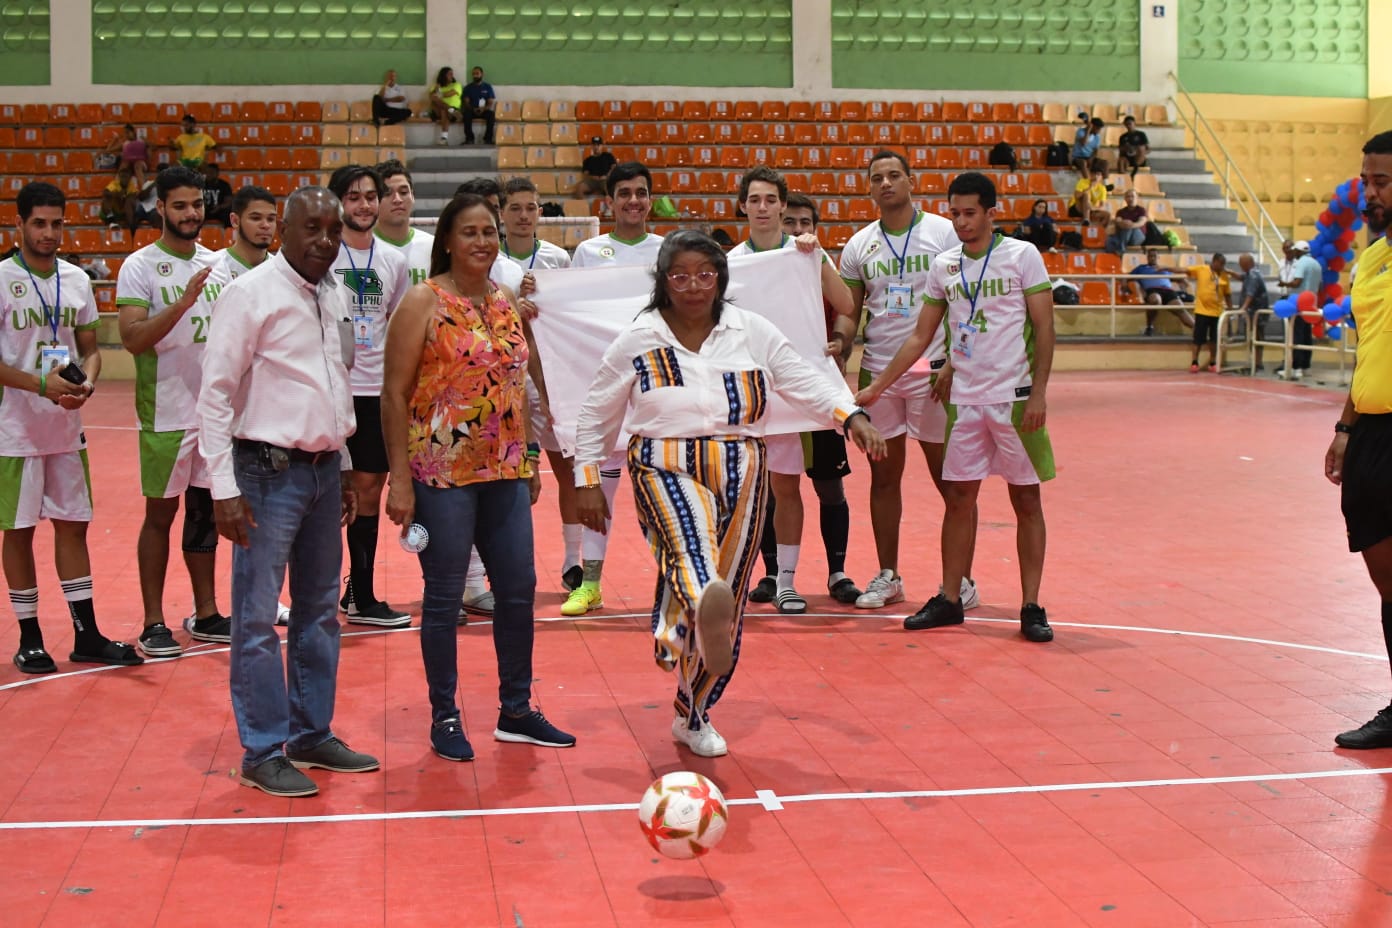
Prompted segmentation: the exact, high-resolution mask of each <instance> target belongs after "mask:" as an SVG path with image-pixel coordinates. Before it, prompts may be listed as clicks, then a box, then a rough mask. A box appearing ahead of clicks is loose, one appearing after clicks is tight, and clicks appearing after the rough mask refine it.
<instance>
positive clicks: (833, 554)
mask: <svg viewBox="0 0 1392 928" xmlns="http://www.w3.org/2000/svg"><path fill="white" fill-rule="evenodd" d="M821 515H822V544H824V545H825V546H826V559H827V573H828V574H840V573H845V572H846V544H847V542H849V540H850V537H851V506H850V504H849V503H847V502H846V500H845V499H844V498H843V499H842V500H841V502H839V503H832V504H831V505H829V506H826V505H824V506H822V507H821Z"/></svg>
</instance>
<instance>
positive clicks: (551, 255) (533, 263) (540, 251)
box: [499, 238, 570, 273]
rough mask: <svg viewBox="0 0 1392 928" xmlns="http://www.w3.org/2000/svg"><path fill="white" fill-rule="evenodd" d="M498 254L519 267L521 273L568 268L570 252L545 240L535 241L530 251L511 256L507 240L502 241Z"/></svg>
mask: <svg viewBox="0 0 1392 928" xmlns="http://www.w3.org/2000/svg"><path fill="white" fill-rule="evenodd" d="M499 253H500V254H501V255H502V256H503V257H504V258H507V259H508V260H509V261H511V262H512V263H513V264H516V265H517V266H518V267H520V268H521V269H522V270H523V272H524V273H525V272H526V271H530V270H532V269H533V268H565V267H570V252H568V251H566V250H565V249H564V248H562V247H561V246H560V245H556V244H553V243H552V242H548V241H546V240H545V239H540V238H539V239H536V240H535V242H534V244H533V245H532V250H531V251H529V252H527V253H525V254H513V253H512V252H511V251H509V250H508V247H507V240H506V239H504V240H503V242H502V245H501V246H500V251H499Z"/></svg>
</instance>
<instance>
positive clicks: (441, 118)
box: [430, 68, 464, 145]
mask: <svg viewBox="0 0 1392 928" xmlns="http://www.w3.org/2000/svg"><path fill="white" fill-rule="evenodd" d="M463 99H464V86H463V85H462V84H460V83H459V81H457V80H455V79H454V68H441V69H440V72H439V73H438V74H436V75H435V83H434V84H431V85H430V112H431V114H432V115H433V116H434V118H435V122H436V123H437V124H438V125H439V126H440V144H441V145H444V144H445V143H447V142H448V141H449V126H450V123H451V122H458V121H459V120H460V119H462V118H463V117H462V116H461V115H460V112H459V105H460V103H461V102H462V101H463Z"/></svg>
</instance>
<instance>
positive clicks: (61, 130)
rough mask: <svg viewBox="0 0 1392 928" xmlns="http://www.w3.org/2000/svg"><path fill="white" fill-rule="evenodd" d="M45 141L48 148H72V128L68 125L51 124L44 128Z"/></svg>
mask: <svg viewBox="0 0 1392 928" xmlns="http://www.w3.org/2000/svg"><path fill="white" fill-rule="evenodd" d="M43 143H44V146H45V147H46V148H71V147H72V130H71V129H69V128H68V127H67V126H49V127H48V128H47V129H45V130H43Z"/></svg>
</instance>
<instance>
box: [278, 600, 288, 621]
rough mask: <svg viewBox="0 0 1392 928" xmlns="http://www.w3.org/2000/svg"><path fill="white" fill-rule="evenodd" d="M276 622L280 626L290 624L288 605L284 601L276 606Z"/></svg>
mask: <svg viewBox="0 0 1392 928" xmlns="http://www.w3.org/2000/svg"><path fill="white" fill-rule="evenodd" d="M276 624H277V625H282V626H283V625H289V624H290V607H289V606H287V605H285V603H280V604H279V605H278V607H277V608H276Z"/></svg>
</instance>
